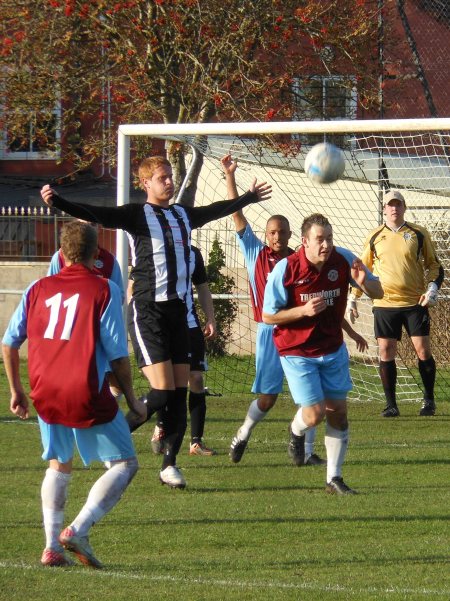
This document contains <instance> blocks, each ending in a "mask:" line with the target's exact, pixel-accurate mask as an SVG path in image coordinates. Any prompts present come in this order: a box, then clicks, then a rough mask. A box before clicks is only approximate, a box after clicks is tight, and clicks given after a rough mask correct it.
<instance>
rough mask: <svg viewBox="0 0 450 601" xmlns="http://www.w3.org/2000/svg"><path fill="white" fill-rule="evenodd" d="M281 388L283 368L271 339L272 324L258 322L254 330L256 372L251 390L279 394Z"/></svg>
mask: <svg viewBox="0 0 450 601" xmlns="http://www.w3.org/2000/svg"><path fill="white" fill-rule="evenodd" d="M282 390H283V368H282V366H281V361H280V355H279V354H278V351H277V348H276V346H275V343H274V341H273V326H269V325H268V324H266V323H258V329H257V330H256V374H255V381H254V382H253V386H252V392H255V393H260V394H279V393H280V392H282Z"/></svg>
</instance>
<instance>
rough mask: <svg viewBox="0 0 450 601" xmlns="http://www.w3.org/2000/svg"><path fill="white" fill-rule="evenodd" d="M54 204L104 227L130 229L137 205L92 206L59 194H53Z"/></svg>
mask: <svg viewBox="0 0 450 601" xmlns="http://www.w3.org/2000/svg"><path fill="white" fill-rule="evenodd" d="M53 206H54V207H55V208H56V209H59V210H60V211H64V212H65V213H68V214H69V215H72V217H76V218H77V219H83V220H84V221H91V222H92V223H100V224H101V225H103V226H104V227H110V228H112V229H121V230H126V231H129V228H130V227H131V228H133V226H134V223H133V222H134V220H135V212H134V207H136V206H137V205H133V204H127V205H123V206H121V207H100V206H92V205H87V204H83V203H79V202H70V201H68V200H66V199H65V198H63V197H62V196H59V194H55V195H54V196H53Z"/></svg>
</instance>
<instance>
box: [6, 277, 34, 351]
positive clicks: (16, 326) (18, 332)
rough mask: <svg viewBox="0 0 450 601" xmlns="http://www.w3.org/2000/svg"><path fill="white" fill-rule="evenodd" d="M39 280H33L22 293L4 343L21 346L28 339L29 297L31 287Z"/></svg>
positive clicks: (15, 346)
mask: <svg viewBox="0 0 450 601" xmlns="http://www.w3.org/2000/svg"><path fill="white" fill-rule="evenodd" d="M37 281H38V280H35V281H34V282H32V283H31V284H30V285H29V286H28V288H27V289H26V290H25V292H24V293H23V294H22V298H21V299H20V303H19V304H18V306H17V308H16V310H15V311H14V313H13V315H12V317H11V319H10V320H9V324H8V327H7V328H6V332H5V334H4V335H3V339H2V343H3V344H5V345H6V346H11V347H13V348H20V347H21V346H22V344H23V343H24V341H25V340H26V339H27V297H28V292H29V291H30V289H31V288H32V287H33V286H34V284H36V282H37Z"/></svg>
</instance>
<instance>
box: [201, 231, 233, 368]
mask: <svg viewBox="0 0 450 601" xmlns="http://www.w3.org/2000/svg"><path fill="white" fill-rule="evenodd" d="M224 267H225V253H224V251H223V249H222V248H221V246H220V243H219V241H218V240H217V238H216V239H215V240H214V241H213V243H212V247H211V250H210V252H209V256H208V264H207V266H206V273H207V276H208V284H209V289H210V290H211V294H212V295H214V294H225V295H231V294H232V293H233V290H234V286H235V282H234V279H233V278H232V277H230V276H228V275H224V274H223V273H222V269H223V268H224ZM197 310H198V312H199V315H201V316H202V319H204V315H203V312H202V310H201V308H200V307H198V308H197ZM237 310H238V307H237V303H236V302H235V301H234V300H233V299H232V298H219V299H216V300H215V301H214V315H215V318H216V323H217V337H216V338H215V339H214V340H209V341H207V343H206V347H207V352H208V354H209V355H210V356H211V357H223V355H225V353H226V345H227V342H228V340H229V338H230V336H231V332H232V328H233V322H234V320H235V318H236V315H237Z"/></svg>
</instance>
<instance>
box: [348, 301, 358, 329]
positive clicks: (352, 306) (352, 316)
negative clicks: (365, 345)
mask: <svg viewBox="0 0 450 601" xmlns="http://www.w3.org/2000/svg"><path fill="white" fill-rule="evenodd" d="M346 313H347V318H348V319H349V321H350V322H351V323H355V321H356V320H357V319H358V317H359V313H358V307H357V305H356V296H355V295H354V294H349V295H348V298H347V308H346Z"/></svg>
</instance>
